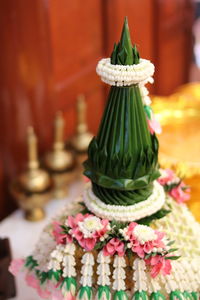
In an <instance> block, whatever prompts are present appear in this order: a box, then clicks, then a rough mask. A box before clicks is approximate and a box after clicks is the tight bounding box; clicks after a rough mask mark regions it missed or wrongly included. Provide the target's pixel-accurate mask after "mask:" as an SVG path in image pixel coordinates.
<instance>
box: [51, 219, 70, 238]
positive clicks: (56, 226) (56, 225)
mask: <svg viewBox="0 0 200 300" xmlns="http://www.w3.org/2000/svg"><path fill="white" fill-rule="evenodd" d="M61 225H62V224H61V223H60V222H58V221H54V222H53V231H52V234H53V235H54V238H55V240H56V243H57V244H66V243H72V240H73V239H72V237H71V236H70V235H69V234H64V233H62V232H63V229H62V227H61Z"/></svg>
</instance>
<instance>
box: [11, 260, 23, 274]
mask: <svg viewBox="0 0 200 300" xmlns="http://www.w3.org/2000/svg"><path fill="white" fill-rule="evenodd" d="M23 265H24V259H13V260H12V261H11V264H10V266H9V268H8V270H9V272H10V273H12V274H13V275H14V276H16V275H17V274H18V273H19V271H20V269H21V268H22V266H23Z"/></svg>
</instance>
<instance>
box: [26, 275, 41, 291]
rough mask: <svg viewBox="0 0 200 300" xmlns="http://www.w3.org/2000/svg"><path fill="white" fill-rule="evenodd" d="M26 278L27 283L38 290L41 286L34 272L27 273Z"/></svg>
mask: <svg viewBox="0 0 200 300" xmlns="http://www.w3.org/2000/svg"><path fill="white" fill-rule="evenodd" d="M25 280H26V283H27V285H28V286H30V287H32V288H34V289H36V290H37V289H38V288H39V287H40V282H39V280H38V279H37V278H36V277H35V275H34V274H33V273H27V274H26V277H25Z"/></svg>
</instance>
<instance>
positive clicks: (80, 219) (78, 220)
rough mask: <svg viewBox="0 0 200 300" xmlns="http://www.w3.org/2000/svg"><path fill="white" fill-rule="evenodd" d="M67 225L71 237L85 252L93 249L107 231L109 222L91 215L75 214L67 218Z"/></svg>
mask: <svg viewBox="0 0 200 300" xmlns="http://www.w3.org/2000/svg"><path fill="white" fill-rule="evenodd" d="M68 225H69V227H71V234H72V236H73V237H74V238H75V239H76V240H77V241H78V243H79V245H80V246H81V247H83V248H84V249H85V250H86V251H91V250H92V249H94V247H95V245H96V243H97V241H98V240H99V239H100V238H101V237H102V236H104V235H105V233H106V232H107V231H108V225H109V221H108V220H106V219H103V220H101V219H100V218H98V217H96V216H94V215H92V214H86V215H82V214H80V213H79V214H77V215H76V216H75V217H72V216H69V217H68Z"/></svg>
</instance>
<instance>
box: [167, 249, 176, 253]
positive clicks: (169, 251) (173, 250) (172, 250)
mask: <svg viewBox="0 0 200 300" xmlns="http://www.w3.org/2000/svg"><path fill="white" fill-rule="evenodd" d="M177 250H178V248H172V249H170V250H168V251H167V253H171V252H175V251H177Z"/></svg>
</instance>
